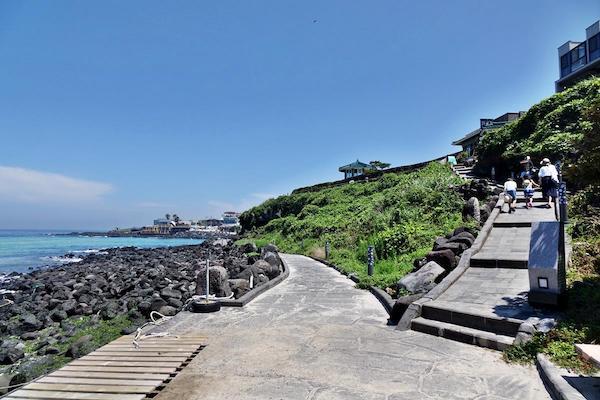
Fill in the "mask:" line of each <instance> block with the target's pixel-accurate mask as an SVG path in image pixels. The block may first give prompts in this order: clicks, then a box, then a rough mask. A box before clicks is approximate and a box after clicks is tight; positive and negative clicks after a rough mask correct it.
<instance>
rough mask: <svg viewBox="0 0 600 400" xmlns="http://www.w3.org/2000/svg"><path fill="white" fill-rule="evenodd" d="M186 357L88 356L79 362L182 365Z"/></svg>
mask: <svg viewBox="0 0 600 400" xmlns="http://www.w3.org/2000/svg"><path fill="white" fill-rule="evenodd" d="M187 359H188V357H162V356H160V357H134V356H125V357H119V356H102V355H88V356H85V357H81V358H80V359H79V360H81V361H150V362H154V363H156V364H160V363H162V362H178V363H180V364H181V363H183V362H184V361H185V360H187Z"/></svg>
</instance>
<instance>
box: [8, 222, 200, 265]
mask: <svg viewBox="0 0 600 400" xmlns="http://www.w3.org/2000/svg"><path fill="white" fill-rule="evenodd" d="M61 233H62V234H64V233H68V232H61V231H53V232H49V231H24V230H1V229H0V275H2V274H3V273H9V272H12V271H17V272H26V271H28V270H29V269H30V268H38V267H43V266H52V265H60V264H64V263H68V262H77V261H80V260H81V259H80V258H79V257H77V256H79V255H81V256H84V255H85V254H86V253H92V252H99V251H101V250H102V249H107V248H113V247H127V246H133V247H139V248H156V247H169V246H182V245H189V244H200V243H202V242H203V241H202V240H199V239H164V238H128V237H105V236H64V235H61ZM67 253H73V254H74V255H75V256H76V257H75V258H65V257H63V255H65V254H67Z"/></svg>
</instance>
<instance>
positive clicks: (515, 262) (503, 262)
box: [470, 251, 529, 269]
mask: <svg viewBox="0 0 600 400" xmlns="http://www.w3.org/2000/svg"><path fill="white" fill-rule="evenodd" d="M527 256H528V255H527ZM523 258H524V257H515V258H514V259H512V260H511V259H498V258H497V256H496V255H494V254H490V255H488V254H485V252H483V251H482V252H479V253H477V254H476V255H474V256H473V257H471V263H470V266H471V267H473V268H509V269H527V267H528V266H529V262H528V260H526V259H525V260H524V259H523Z"/></svg>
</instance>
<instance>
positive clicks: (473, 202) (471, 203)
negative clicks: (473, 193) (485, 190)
mask: <svg viewBox="0 0 600 400" xmlns="http://www.w3.org/2000/svg"><path fill="white" fill-rule="evenodd" d="M462 216H463V220H467V219H469V218H473V219H474V220H475V221H477V222H480V221H481V214H480V213H479V199H477V197H471V198H470V199H469V200H467V202H466V203H465V205H464V207H463V212H462Z"/></svg>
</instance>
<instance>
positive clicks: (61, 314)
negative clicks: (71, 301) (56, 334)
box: [50, 309, 69, 322]
mask: <svg viewBox="0 0 600 400" xmlns="http://www.w3.org/2000/svg"><path fill="white" fill-rule="evenodd" d="M68 317H69V316H68V315H67V313H66V312H65V311H64V310H58V309H54V310H52V312H51V313H50V319H51V320H52V321H54V322H60V321H62V320H64V319H67V318H68Z"/></svg>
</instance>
